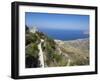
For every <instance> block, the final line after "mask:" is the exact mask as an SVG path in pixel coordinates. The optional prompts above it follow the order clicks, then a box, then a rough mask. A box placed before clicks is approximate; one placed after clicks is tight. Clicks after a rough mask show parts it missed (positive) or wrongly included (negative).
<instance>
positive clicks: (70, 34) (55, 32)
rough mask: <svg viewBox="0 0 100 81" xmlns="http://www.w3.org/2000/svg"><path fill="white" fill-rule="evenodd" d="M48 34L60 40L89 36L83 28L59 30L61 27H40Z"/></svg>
mask: <svg viewBox="0 0 100 81" xmlns="http://www.w3.org/2000/svg"><path fill="white" fill-rule="evenodd" d="M40 31H41V32H44V34H46V35H47V36H49V37H50V38H53V39H58V40H64V41H65V40H76V39H83V38H88V37H89V34H85V33H84V31H82V30H59V29H40Z"/></svg>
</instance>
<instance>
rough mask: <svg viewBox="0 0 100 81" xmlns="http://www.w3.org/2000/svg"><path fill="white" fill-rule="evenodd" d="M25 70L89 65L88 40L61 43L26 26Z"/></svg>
mask: <svg viewBox="0 0 100 81" xmlns="http://www.w3.org/2000/svg"><path fill="white" fill-rule="evenodd" d="M25 37H26V39H25V40H26V44H25V45H26V47H25V51H26V64H25V65H26V68H34V67H57V66H59V67H60V66H75V65H88V64H89V40H88V39H83V40H75V41H61V40H53V39H52V38H50V37H48V36H47V35H45V34H44V33H43V32H40V31H39V30H37V29H36V28H32V29H29V27H27V26H26V35H25Z"/></svg>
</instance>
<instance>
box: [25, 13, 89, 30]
mask: <svg viewBox="0 0 100 81" xmlns="http://www.w3.org/2000/svg"><path fill="white" fill-rule="evenodd" d="M25 24H26V25H27V26H29V27H33V26H36V27H37V28H48V29H64V30H66V29H67V30H68V29H69V30H88V29H89V16H88V15H73V14H50V13H33V12H26V13H25Z"/></svg>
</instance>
